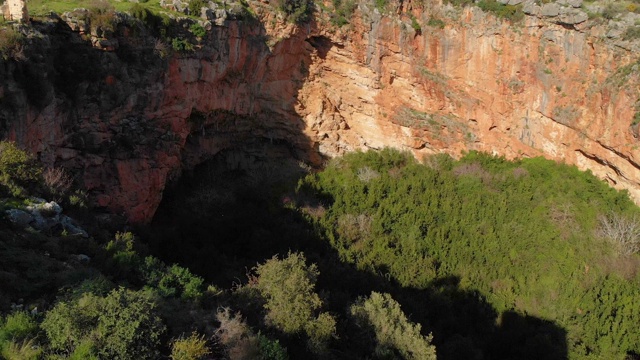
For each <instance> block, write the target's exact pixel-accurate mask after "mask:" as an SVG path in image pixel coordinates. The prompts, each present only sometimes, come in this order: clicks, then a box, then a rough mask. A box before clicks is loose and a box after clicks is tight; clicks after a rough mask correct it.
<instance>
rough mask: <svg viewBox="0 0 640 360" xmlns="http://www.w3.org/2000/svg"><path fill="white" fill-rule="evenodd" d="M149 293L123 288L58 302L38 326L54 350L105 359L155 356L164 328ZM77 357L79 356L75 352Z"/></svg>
mask: <svg viewBox="0 0 640 360" xmlns="http://www.w3.org/2000/svg"><path fill="white" fill-rule="evenodd" d="M155 308H156V305H155V303H154V301H153V299H152V298H151V297H150V295H149V294H147V293H145V292H140V291H138V292H136V291H131V290H126V289H123V288H120V289H117V290H113V291H111V292H110V293H109V294H108V295H107V296H106V297H101V296H96V295H93V294H91V293H86V294H84V295H83V296H82V297H81V298H80V299H78V300H76V301H70V302H60V303H58V304H56V306H55V307H54V308H53V309H51V310H50V311H49V312H47V313H46V315H45V319H44V320H43V322H42V328H43V329H44V331H45V332H46V334H47V337H48V339H49V342H50V345H51V348H52V349H53V350H55V351H60V352H66V353H74V352H76V351H77V352H78V354H80V353H82V354H87V353H93V351H94V350H92V349H95V353H96V354H97V355H98V356H99V357H100V358H106V359H155V358H157V356H158V355H159V345H160V339H161V336H162V335H163V333H164V331H165V327H164V325H163V324H162V321H161V320H160V318H159V317H158V315H157V314H156V310H155ZM78 356H80V355H78Z"/></svg>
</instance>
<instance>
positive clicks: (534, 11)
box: [522, 1, 540, 16]
mask: <svg viewBox="0 0 640 360" xmlns="http://www.w3.org/2000/svg"><path fill="white" fill-rule="evenodd" d="M522 11H523V12H524V13H525V14H527V15H531V16H539V15H540V6H538V5H536V3H535V2H533V1H529V2H526V3H525V4H524V5H523V6H522Z"/></svg>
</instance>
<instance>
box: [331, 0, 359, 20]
mask: <svg viewBox="0 0 640 360" xmlns="http://www.w3.org/2000/svg"><path fill="white" fill-rule="evenodd" d="M332 4H333V14H332V15H331V23H332V24H333V25H336V26H344V25H347V24H348V23H349V20H350V19H351V18H352V17H353V13H354V11H355V10H356V8H357V7H358V4H357V2H356V1H355V0H332Z"/></svg>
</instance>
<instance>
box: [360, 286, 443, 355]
mask: <svg viewBox="0 0 640 360" xmlns="http://www.w3.org/2000/svg"><path fill="white" fill-rule="evenodd" d="M351 315H352V316H353V317H354V318H355V320H356V323H357V324H358V325H359V326H361V327H362V328H364V329H366V330H369V331H371V330H372V331H373V333H374V334H375V338H376V342H377V346H376V353H378V354H379V355H381V356H382V357H387V356H392V357H393V355H394V354H395V353H396V352H397V353H399V355H400V356H401V357H402V358H404V359H416V360H431V359H433V360H435V359H436V349H435V347H434V346H433V345H431V339H432V336H431V335H429V336H422V334H421V333H420V330H421V328H422V326H421V325H420V324H414V323H412V322H411V321H409V319H407V316H406V315H405V314H404V312H402V310H401V309H400V304H399V303H398V302H397V301H395V300H393V298H392V297H391V295H389V294H379V293H377V292H372V293H371V296H370V297H369V298H367V299H361V300H360V301H358V302H357V303H356V304H355V305H353V306H351Z"/></svg>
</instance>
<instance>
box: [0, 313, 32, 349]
mask: <svg viewBox="0 0 640 360" xmlns="http://www.w3.org/2000/svg"><path fill="white" fill-rule="evenodd" d="M37 332H38V324H37V323H36V321H35V320H34V319H33V317H32V316H31V315H29V314H27V313H26V312H24V311H17V312H14V313H12V314H9V315H7V316H6V317H5V318H4V319H3V318H2V317H0V348H2V344H3V343H5V342H9V341H15V342H21V341H23V340H27V339H29V338H33V337H35V336H36V334H37Z"/></svg>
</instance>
